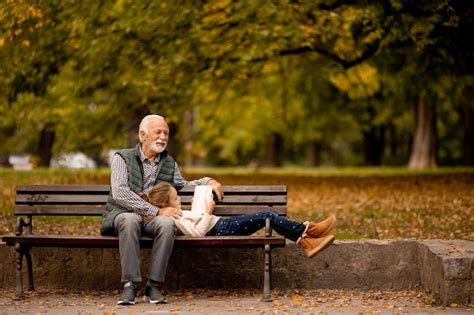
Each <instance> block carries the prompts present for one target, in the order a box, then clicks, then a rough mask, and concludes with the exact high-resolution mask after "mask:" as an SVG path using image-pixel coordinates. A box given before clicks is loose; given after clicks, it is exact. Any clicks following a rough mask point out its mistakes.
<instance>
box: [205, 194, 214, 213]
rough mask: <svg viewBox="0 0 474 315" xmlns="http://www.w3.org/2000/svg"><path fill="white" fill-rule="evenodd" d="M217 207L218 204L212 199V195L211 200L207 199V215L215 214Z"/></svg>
mask: <svg viewBox="0 0 474 315" xmlns="http://www.w3.org/2000/svg"><path fill="white" fill-rule="evenodd" d="M215 206H216V203H215V202H214V199H213V198H212V195H210V196H209V198H206V209H205V212H206V213H207V214H212V213H213V212H214V208H215Z"/></svg>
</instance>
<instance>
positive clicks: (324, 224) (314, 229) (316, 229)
mask: <svg viewBox="0 0 474 315" xmlns="http://www.w3.org/2000/svg"><path fill="white" fill-rule="evenodd" d="M335 225H336V216H335V215H334V214H331V215H330V216H329V218H327V219H326V220H323V221H321V222H319V223H316V224H313V223H309V225H308V229H307V230H306V234H308V235H309V236H311V237H314V238H318V237H323V236H326V235H328V234H329V232H331V231H332V229H333V228H334V226H335Z"/></svg>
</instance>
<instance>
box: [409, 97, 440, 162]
mask: <svg viewBox="0 0 474 315" xmlns="http://www.w3.org/2000/svg"><path fill="white" fill-rule="evenodd" d="M437 150H438V149H437V130H436V108H435V106H434V104H433V102H432V101H431V99H429V98H421V99H420V100H419V101H418V104H417V106H416V111H415V135H414V137H413V145H412V149H411V154H410V161H409V163H408V167H409V168H411V169H423V168H433V167H437Z"/></svg>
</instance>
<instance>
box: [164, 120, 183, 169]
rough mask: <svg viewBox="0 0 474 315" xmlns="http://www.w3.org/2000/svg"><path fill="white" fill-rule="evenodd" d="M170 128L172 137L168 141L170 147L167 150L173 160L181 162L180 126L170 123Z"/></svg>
mask: <svg viewBox="0 0 474 315" xmlns="http://www.w3.org/2000/svg"><path fill="white" fill-rule="evenodd" d="M168 127H169V128H170V136H169V139H168V145H167V146H166V150H168V152H169V154H170V155H171V156H172V157H173V158H175V159H176V160H179V157H180V154H181V144H180V143H179V142H178V137H177V134H178V130H179V125H178V124H177V123H175V122H173V121H170V122H168ZM178 163H179V161H178Z"/></svg>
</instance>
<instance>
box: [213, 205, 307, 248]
mask: <svg viewBox="0 0 474 315" xmlns="http://www.w3.org/2000/svg"><path fill="white" fill-rule="evenodd" d="M266 218H270V226H271V227H272V229H274V230H275V231H276V232H277V233H278V234H280V235H282V236H284V237H285V238H287V239H290V240H292V241H294V242H296V241H297V240H298V238H300V236H301V235H302V234H303V232H304V231H305V230H306V225H305V224H303V223H300V222H294V221H290V220H288V219H287V218H285V217H281V216H279V215H278V214H276V213H274V212H258V213H254V214H246V215H239V216H235V217H230V218H228V219H224V218H220V219H219V221H217V223H216V225H214V227H213V228H212V230H211V231H209V233H208V235H223V236H232V235H251V234H253V233H255V232H257V231H258V230H260V229H261V228H263V227H264V226H265V219H266Z"/></svg>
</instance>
